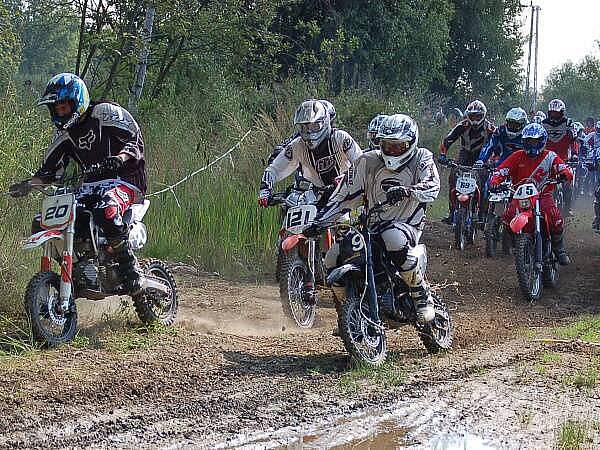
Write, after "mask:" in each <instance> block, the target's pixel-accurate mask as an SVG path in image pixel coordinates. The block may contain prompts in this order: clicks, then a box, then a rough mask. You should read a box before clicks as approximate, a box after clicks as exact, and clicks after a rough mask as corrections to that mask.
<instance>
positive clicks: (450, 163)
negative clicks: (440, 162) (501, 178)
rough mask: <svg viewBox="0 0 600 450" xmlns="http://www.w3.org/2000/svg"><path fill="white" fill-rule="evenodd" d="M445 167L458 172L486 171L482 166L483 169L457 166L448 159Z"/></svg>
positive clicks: (484, 166)
mask: <svg viewBox="0 0 600 450" xmlns="http://www.w3.org/2000/svg"><path fill="white" fill-rule="evenodd" d="M446 166H448V167H451V168H453V169H459V170H464V171H467V170H468V171H471V170H473V171H483V170H487V169H488V167H486V165H485V164H484V165H483V167H475V166H466V165H463V164H458V163H457V162H456V161H453V160H451V159H449V160H448V161H447V162H446Z"/></svg>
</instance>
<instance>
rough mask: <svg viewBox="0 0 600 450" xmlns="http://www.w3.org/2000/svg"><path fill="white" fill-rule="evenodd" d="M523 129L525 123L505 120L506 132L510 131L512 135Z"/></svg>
mask: <svg viewBox="0 0 600 450" xmlns="http://www.w3.org/2000/svg"><path fill="white" fill-rule="evenodd" d="M524 127H525V122H519V121H518V120H510V119H509V120H507V121H506V129H507V130H508V131H512V132H513V133H519V132H521V131H522V130H523V128H524Z"/></svg>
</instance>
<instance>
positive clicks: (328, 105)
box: [319, 99, 337, 126]
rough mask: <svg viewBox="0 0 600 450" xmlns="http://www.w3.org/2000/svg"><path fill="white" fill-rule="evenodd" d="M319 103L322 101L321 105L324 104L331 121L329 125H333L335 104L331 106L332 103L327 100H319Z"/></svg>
mask: <svg viewBox="0 0 600 450" xmlns="http://www.w3.org/2000/svg"><path fill="white" fill-rule="evenodd" d="M319 101H320V102H321V103H323V105H324V106H325V109H326V110H327V114H329V122H330V123H331V126H333V122H334V120H335V117H336V115H337V114H336V112H335V106H333V103H331V102H330V101H329V100H324V99H323V100H319Z"/></svg>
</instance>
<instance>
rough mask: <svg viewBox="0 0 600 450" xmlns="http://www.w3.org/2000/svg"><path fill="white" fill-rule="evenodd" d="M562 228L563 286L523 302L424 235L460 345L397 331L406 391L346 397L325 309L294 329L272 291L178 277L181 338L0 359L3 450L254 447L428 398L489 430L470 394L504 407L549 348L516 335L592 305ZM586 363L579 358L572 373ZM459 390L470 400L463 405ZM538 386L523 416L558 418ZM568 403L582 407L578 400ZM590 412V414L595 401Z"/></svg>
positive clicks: (438, 236) (591, 281)
mask: <svg viewBox="0 0 600 450" xmlns="http://www.w3.org/2000/svg"><path fill="white" fill-rule="evenodd" d="M570 226H571V229H570V234H569V246H570V250H571V256H572V259H573V261H574V262H573V264H572V265H571V266H569V267H567V268H565V269H563V270H561V280H560V287H559V290H557V291H546V293H545V294H544V298H543V300H542V301H540V302H538V303H537V304H534V305H531V304H529V303H526V302H524V301H523V300H522V298H521V296H520V294H519V293H518V291H517V288H516V286H517V283H516V277H515V274H514V265H513V260H512V258H511V257H501V258H498V259H495V260H486V259H483V258H482V255H483V248H482V246H481V245H479V244H478V245H477V246H476V247H474V248H471V249H469V250H468V251H467V252H466V253H465V254H463V255H461V254H459V253H458V252H457V251H456V250H454V249H452V248H451V247H452V246H451V244H450V242H451V235H450V233H449V230H448V229H447V228H446V227H445V226H442V225H440V224H438V223H432V224H430V225H429V226H428V230H427V231H426V233H425V234H424V236H425V243H426V244H427V247H428V252H429V259H430V274H431V277H432V280H433V281H434V282H437V283H441V284H448V283H450V284H451V286H450V287H448V288H446V289H445V290H444V292H443V295H444V298H445V300H446V302H447V303H448V305H449V307H450V309H451V311H452V314H453V318H454V321H455V327H456V337H455V347H454V350H453V351H452V352H451V353H450V354H448V355H444V356H433V357H432V356H428V355H427V354H426V352H425V351H424V349H423V348H422V346H421V345H420V342H419V340H418V338H417V336H416V334H415V333H414V331H413V330H411V329H409V328H405V329H401V330H399V331H394V332H391V333H390V342H389V347H390V349H392V357H393V358H395V360H396V361H400V362H401V365H402V367H403V369H404V370H405V371H406V376H407V380H406V382H405V383H404V384H402V385H400V386H394V387H391V388H387V389H382V388H381V386H368V385H366V386H361V389H360V390H358V392H353V393H351V394H349V393H348V392H347V391H345V390H344V388H343V386H342V383H341V382H340V381H341V380H342V379H343V377H344V375H345V374H346V373H347V371H348V359H347V356H346V354H345V352H344V349H343V346H342V344H341V341H340V340H339V338H336V337H334V336H332V335H331V332H332V330H333V328H334V325H335V313H334V310H333V309H331V308H322V309H320V310H319V317H320V318H319V321H318V323H317V327H316V328H314V329H312V330H309V331H298V330H296V329H294V328H293V327H290V325H289V323H288V322H287V321H286V319H285V318H284V317H283V315H282V312H281V307H280V304H279V298H278V292H277V289H276V287H275V286H274V285H271V284H267V285H261V284H248V283H240V282H230V281H226V280H222V279H220V278H217V277H214V276H209V275H206V274H204V275H203V274H194V273H190V272H189V271H181V270H180V271H179V272H178V280H179V284H180V287H181V293H182V300H181V315H180V318H179V323H178V327H179V332H178V333H177V335H170V334H164V335H158V336H154V337H153V340H152V342H151V343H149V344H148V345H147V346H144V345H142V346H138V347H135V346H134V348H132V349H128V348H127V347H125V348H119V349H117V350H115V348H114V347H111V346H110V345H105V343H106V342H108V341H110V339H111V336H112V334H114V332H113V331H111V328H110V325H109V324H107V323H104V322H98V321H97V320H95V319H94V320H92V321H91V322H92V324H90V325H88V326H87V327H88V328H87V329H85V330H84V334H87V335H88V336H91V337H92V338H93V339H92V340H93V342H95V345H90V346H85V347H84V348H80V349H74V348H64V349H60V350H58V351H48V352H45V353H41V354H36V355H34V356H31V357H29V356H28V357H22V358H15V359H12V360H10V361H8V362H3V363H2V364H0V379H2V383H1V384H0V430H2V431H1V432H0V447H13V448H14V447H65V446H66V447H83V446H86V447H87V446H91V447H107V446H108V447H114V446H116V447H132V446H136V447H147V448H151V447H156V446H171V445H175V446H176V447H185V446H194V447H202V446H206V447H207V448H213V447H214V446H217V445H223V446H227V445H236V444H242V443H244V442H251V440H249V439H250V438H248V436H253V435H254V434H255V433H257V432H265V430H267V431H268V432H273V431H274V430H278V429H290V430H292V431H290V433H292V434H293V430H296V431H298V430H299V429H301V428H303V427H308V426H309V425H310V424H313V423H315V422H319V421H323V420H332V418H335V417H340V416H342V417H343V416H346V415H348V414H350V413H352V412H356V411H361V410H364V409H365V408H372V407H377V408H380V409H381V408H386V407H389V405H391V404H394V402H397V401H398V400H403V399H404V400H406V399H410V398H414V399H415V405H419V404H420V405H421V407H422V408H427V407H428V406H427V405H429V407H432V405H431V404H430V403H428V402H427V400H426V399H428V398H431V395H432V392H433V391H435V393H436V394H435V395H438V396H441V397H443V398H445V399H446V400H445V401H447V402H448V404H449V405H451V408H453V409H452V410H453V411H454V410H455V411H462V412H463V413H464V414H465V415H467V416H468V417H467V419H468V421H470V422H472V426H473V427H474V428H475V429H477V426H478V425H477V424H478V423H479V424H480V425H482V424H486V426H487V427H488V429H489V427H490V426H491V425H490V423H492V422H493V420H491V422H486V420H487V419H485V420H483V419H482V420H479V421H478V420H477V413H476V412H475V411H474V410H472V408H473V405H472V402H473V396H475V397H476V395H479V394H477V393H480V394H481V395H480V397H481V398H483V394H482V393H483V392H485V389H486V387H485V386H486V385H487V386H488V387H489V386H491V387H490V389H491V391H490V392H495V394H493V393H492V394H490V396H488V397H485V398H486V402H487V403H486V404H488V405H490V406H489V409H490V411H492V410H494V409H493V408H492V406H491V405H493V404H494V395H495V396H496V398H497V400H498V402H497V404H498V405H504V406H502V407H503V408H504V407H506V406H507V405H510V400H511V397H510V393H511V392H515V395H516V396H518V395H521V396H523V395H525V394H523V392H527V390H525V391H523V389H521V388H520V387H519V388H518V389H517V388H515V389H511V385H512V386H516V385H517V384H518V382H520V381H519V380H520V379H519V380H517V381H518V382H515V380H514V379H513V378H514V376H513V375H511V374H514V373H516V372H517V371H519V370H521V369H520V368H521V367H522V366H527V365H532V364H533V363H534V362H535V361H536V358H538V356H539V354H540V352H542V351H543V350H544V347H543V345H542V344H540V343H536V342H534V341H532V340H531V339H528V338H527V337H525V336H524V331H523V330H528V329H529V330H531V329H534V330H535V329H540V330H543V329H545V328H547V327H552V326H556V325H561V324H565V323H568V322H569V321H572V320H573V319H574V317H577V316H580V315H582V314H591V313H598V312H599V310H600V302H598V299H599V298H600V286H599V285H598V283H597V274H598V273H599V271H600V239H597V238H596V237H595V236H592V235H591V233H589V232H588V231H587V224H586V223H584V222H581V223H578V222H577V221H576V220H575V221H573V223H572V224H571V225H570ZM109 309H110V306H109ZM113 309H114V308H113ZM96 336H98V338H97V340H96ZM96 344H97V345H96ZM96 347H97V348H96ZM587 357H589V355H583V356H582V358H583V359H581V358H578V357H576V358H575V362H574V363H573V364H583V362H584V360H585V358H587ZM485 374H487V375H485ZM486 377H487V378H486ZM559 378H560V377H559ZM559 378H557V379H559ZM498 380H500V381H498ZM502 380H504V381H502ZM521 381H522V380H521ZM492 382H493V383H492ZM541 382H542V381H540V380H537V381H536V383H541ZM453 383H454V384H453ZM489 383H492V384H489ZM515 383H517V384H515ZM457 385H458V388H457V387H456V386H457ZM453 386H454V387H453ZM461 386H462V388H463V390H462V391H461V392H462V393H459V394H457V392H458V391H457V389H459V388H460V387H461ZM466 386H470V389H471V391H472V392H473V396H471V398H470V401H471V403H469V393H468V392H470V391H468V390H465V389H466ZM453 389H454V390H453ZM544 389H545V390H544ZM544 389H541V388H540V389H538V390H537V391H536V390H530V392H537V394H536V395H537V396H538V397H540V396H541V397H540V398H541V400H539V399H538V400H536V399H534V398H532V399H531V401H530V403H531V407H532V408H534V409H535V408H538V409H539V408H541V407H542V406H543V403H544V399H543V396H546V397H547V398H552V399H553V400H552V401H551V402H550V403H551V404H553V405H554V410H555V412H556V411H560V398H562V397H561V395H563V394H562V393H561V392H559V391H560V389H558V390H557V389H556V388H552V387H545V388H544ZM432 390H433V391H432ZM569 398H571V397H569ZM582 398H583V397H582ZM586 398H587V397H586ZM452 399H454V400H452ZM513 400H514V398H513ZM515 401H516V400H515ZM594 401H595V402H596V403H594ZM419 402H421V403H419ZM540 402H541V403H542V405H540ZM575 403H576V404H577V405H576V406H577V407H578V408H579V407H580V406H581V405H580V403H582V402H579V401H577V402H575ZM461 405H462V406H461ZM590 405H591V406H590V407H594V408H598V404H597V401H596V400H593V401H591V403H590ZM580 409H581V408H580ZM578 411H579V410H578ZM448 420H451V418H449V419H448ZM436 423H437V422H436ZM439 423H441V424H443V423H445V422H444V421H443V420H441V419H440V421H439ZM447 423H451V422H447ZM496 425H497V423H496ZM546 425H547V424H546ZM492 428H493V427H492ZM269 430H270V431H269ZM530 431H531V433H530V434H529V435H528V434H527V433H525V434H524V436H525V437H523V439H525V441H524V442H530V443H531V442H534V441H533V440H532V439H534V437H532V436H535V435H536V434H539V433H543V432H544V427H543V426H541V425H540V427H538V428H532V430H530ZM498 432H500V431H498ZM244 436H246V438H244ZM259 436H262V435H259ZM527 436H529V437H527ZM244 439H245V440H244ZM257 439H262V438H257ZM527 439H529V441H527ZM227 442H229V444H227ZM258 442H260V441H258ZM282 442H283V443H284V442H285V441H282Z"/></svg>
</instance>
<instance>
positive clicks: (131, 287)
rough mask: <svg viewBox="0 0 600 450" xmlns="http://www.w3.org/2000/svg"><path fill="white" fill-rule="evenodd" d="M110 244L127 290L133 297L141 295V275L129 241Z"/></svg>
mask: <svg viewBox="0 0 600 450" xmlns="http://www.w3.org/2000/svg"><path fill="white" fill-rule="evenodd" d="M109 244H110V246H111V247H112V250H113V257H114V260H115V262H116V263H117V264H118V265H119V275H120V277H121V280H122V281H123V286H124V287H125V290H126V291H127V293H128V294H129V295H131V296H134V295H138V294H140V293H141V292H142V286H141V283H140V274H139V273H138V272H137V270H136V268H135V266H136V259H135V255H134V254H133V251H132V250H131V248H130V247H129V241H128V240H123V239H118V240H114V241H111V242H109Z"/></svg>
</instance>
